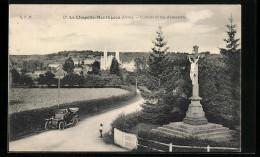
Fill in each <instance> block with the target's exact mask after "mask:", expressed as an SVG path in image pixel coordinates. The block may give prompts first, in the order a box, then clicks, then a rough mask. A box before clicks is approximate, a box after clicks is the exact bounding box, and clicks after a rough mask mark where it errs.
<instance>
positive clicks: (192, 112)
mask: <svg viewBox="0 0 260 157" xmlns="http://www.w3.org/2000/svg"><path fill="white" fill-rule="evenodd" d="M198 91H199V85H198V84H194V85H193V92H192V95H193V96H192V97H190V100H191V104H190V105H189V108H188V111H187V112H186V117H185V118H184V119H183V123H185V124H190V125H202V124H207V123H208V120H207V119H206V118H205V113H204V111H203V108H202V105H201V104H200V100H202V98H201V97H199V96H198V93H199V92H198Z"/></svg>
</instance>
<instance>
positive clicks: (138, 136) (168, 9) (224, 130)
mask: <svg viewBox="0 0 260 157" xmlns="http://www.w3.org/2000/svg"><path fill="white" fill-rule="evenodd" d="M241 41H242V39H241V5H173V4H172V5H39V4H38V5H36V4H34V5H25V4H23V5H22V4H20V5H18V4H11V5H10V6H9V82H8V87H9V89H8V91H9V93H8V95H9V101H8V112H9V113H8V115H9V116H8V117H9V119H8V136H9V137H8V140H9V142H8V149H9V152H128V153H131V152H170V153H171V152H172V153H179V152H208V153H212V152H213V153H215V152H226V153H233V152H241V140H240V137H241V65H240V64H241V63H240V60H241Z"/></svg>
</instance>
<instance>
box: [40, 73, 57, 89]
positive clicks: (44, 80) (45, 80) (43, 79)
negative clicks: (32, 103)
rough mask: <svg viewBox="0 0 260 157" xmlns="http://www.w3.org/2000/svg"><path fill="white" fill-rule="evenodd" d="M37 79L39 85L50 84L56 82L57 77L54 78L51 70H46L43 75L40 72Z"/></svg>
mask: <svg viewBox="0 0 260 157" xmlns="http://www.w3.org/2000/svg"><path fill="white" fill-rule="evenodd" d="M37 81H38V84H40V85H44V84H47V85H48V86H50V85H51V84H58V79H57V78H55V75H54V74H53V73H52V72H51V71H47V72H46V73H45V74H44V75H43V74H40V75H39V77H38V78H37Z"/></svg>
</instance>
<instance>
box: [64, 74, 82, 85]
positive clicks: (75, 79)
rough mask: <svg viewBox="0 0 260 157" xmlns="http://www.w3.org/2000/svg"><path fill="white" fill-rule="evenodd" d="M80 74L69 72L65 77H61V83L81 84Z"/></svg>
mask: <svg viewBox="0 0 260 157" xmlns="http://www.w3.org/2000/svg"><path fill="white" fill-rule="evenodd" d="M80 81H81V80H80V76H79V75H78V74H74V73H69V74H67V75H66V76H65V77H63V78H62V80H61V82H62V83H61V84H62V85H65V84H67V85H69V86H74V85H81V84H82V82H80Z"/></svg>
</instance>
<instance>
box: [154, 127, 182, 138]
mask: <svg viewBox="0 0 260 157" xmlns="http://www.w3.org/2000/svg"><path fill="white" fill-rule="evenodd" d="M152 132H160V133H163V134H166V135H170V136H174V137H183V136H184V135H183V134H174V135H173V134H172V133H169V132H166V131H164V130H158V129H152Z"/></svg>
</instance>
